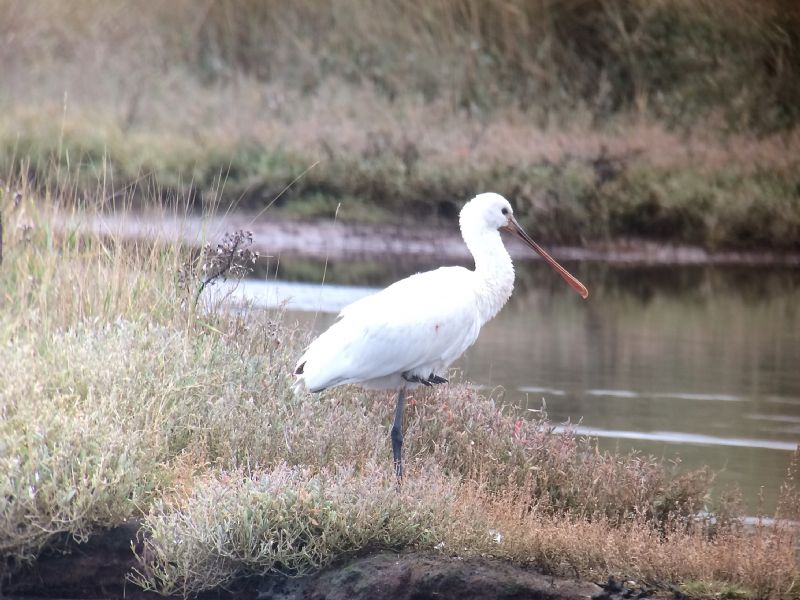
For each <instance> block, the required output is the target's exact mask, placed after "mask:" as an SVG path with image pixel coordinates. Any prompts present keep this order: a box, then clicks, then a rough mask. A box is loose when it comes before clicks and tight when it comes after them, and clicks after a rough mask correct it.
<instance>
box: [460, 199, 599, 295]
mask: <svg viewBox="0 0 800 600" xmlns="http://www.w3.org/2000/svg"><path fill="white" fill-rule="evenodd" d="M459 219H460V222H461V230H462V231H465V230H466V229H471V230H476V229H477V230H479V231H480V230H483V231H497V230H501V231H508V232H510V233H513V234H515V235H516V236H517V237H518V238H520V239H521V240H522V241H523V242H524V243H525V245H527V246H528V247H529V248H531V249H533V250H534V251H535V252H537V253H538V254H539V255H541V257H542V258H544V259H545V261H547V263H548V264H549V265H550V266H551V267H553V269H555V270H556V272H557V273H558V274H559V275H561V277H563V278H564V280H565V281H566V282H567V283H568V284H569V285H570V286H572V288H573V289H574V290H575V291H576V292H578V293H579V294H580V295H581V297H582V298H587V297H588V296H589V291H588V290H587V289H586V287H585V286H584V285H583V284H582V283H581V282H580V281H578V280H577V279H576V278H575V277H573V276H572V274H570V273H569V271H567V270H566V269H565V268H564V267H562V266H561V265H560V264H558V262H556V260H555V259H554V258H553V257H552V256H550V255H549V254H548V253H547V252H545V251H544V249H543V248H542V247H541V246H539V244H537V243H536V242H534V241H533V240H532V239H531V236H529V235H528V234H527V233H526V232H525V230H524V229H523V228H522V227H521V226H520V224H519V223H517V220H516V219H515V218H514V209H513V208H512V207H511V203H510V202H509V201H508V200H506V199H505V198H503V196H501V195H500V194H495V193H494V192H487V193H485V194H478V195H477V196H475V197H474V198H473V199H472V200H470V201H469V202H467V203H466V204H465V205H464V208H462V209H461V215H460V217H459Z"/></svg>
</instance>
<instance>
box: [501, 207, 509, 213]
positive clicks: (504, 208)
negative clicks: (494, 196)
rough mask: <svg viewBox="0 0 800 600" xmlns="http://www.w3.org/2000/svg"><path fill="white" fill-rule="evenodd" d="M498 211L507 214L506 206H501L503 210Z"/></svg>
mask: <svg viewBox="0 0 800 600" xmlns="http://www.w3.org/2000/svg"><path fill="white" fill-rule="evenodd" d="M500 212H501V213H503V214H504V215H507V214H508V208H506V207H503V210H501V211H500Z"/></svg>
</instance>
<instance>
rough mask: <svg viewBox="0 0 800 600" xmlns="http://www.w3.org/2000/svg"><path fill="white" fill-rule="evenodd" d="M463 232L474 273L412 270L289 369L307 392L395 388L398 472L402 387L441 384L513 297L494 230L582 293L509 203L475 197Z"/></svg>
mask: <svg viewBox="0 0 800 600" xmlns="http://www.w3.org/2000/svg"><path fill="white" fill-rule="evenodd" d="M459 225H460V227H461V235H462V236H463V238H464V242H465V243H466V245H467V248H468V249H469V251H470V252H471V253H472V256H473V258H474V260H475V270H474V271H470V270H469V269H465V268H463V267H441V268H439V269H436V270H434V271H427V272H425V273H417V274H416V275H412V276H410V277H407V278H406V279H402V280H400V281H398V282H397V283H394V284H392V285H390V286H389V287H387V288H386V289H384V290H381V291H380V292H378V293H376V294H374V295H372V296H367V297H366V298H362V299H360V300H357V301H356V302H353V303H352V304H350V305H348V306H346V307H345V308H343V309H342V311H341V313H340V314H339V318H338V320H337V321H336V322H335V323H334V324H333V325H331V327H330V328H329V329H328V330H326V331H325V332H324V333H322V334H321V335H320V336H319V337H318V338H316V339H315V340H314V341H313V342H312V343H311V344H310V345H309V346H308V348H306V350H305V352H304V353H303V355H302V356H301V357H300V359H299V360H298V362H297V366H296V367H295V370H294V373H295V375H296V376H297V379H298V384H299V385H300V386H301V387H302V386H305V387H307V388H308V389H309V390H310V391H312V392H319V391H322V390H324V389H327V388H330V387H334V386H337V385H344V384H348V383H353V384H358V385H360V386H362V387H365V388H382V389H399V393H398V395H397V405H396V408H395V415H394V423H393V425H392V431H391V439H392V452H393V455H394V464H395V470H396V473H397V476H398V478H400V477H402V473H403V468H402V461H401V452H402V447H403V432H402V423H403V411H404V407H405V394H406V390H408V389H410V388H413V387H417V386H419V385H427V386H429V385H433V384H438V383H446V382H447V379H445V378H444V377H443V376H442V375H443V374H444V373H446V369H447V367H449V366H450V365H451V364H452V363H453V361H455V360H456V359H457V358H458V357H459V356H461V354H462V353H463V352H464V351H465V350H466V349H467V348H469V347H470V346H471V345H472V344H473V343H474V342H475V340H476V339H477V338H478V332H479V331H480V329H481V327H482V326H483V325H484V323H486V322H487V321H489V320H490V319H491V318H492V317H494V316H495V315H496V314H497V313H498V312H499V311H500V309H501V308H502V307H503V305H504V304H505V303H506V301H507V300H508V299H509V297H510V296H511V291H512V289H513V287H514V266H513V264H512V263H511V257H510V256H509V255H508V252H507V251H506V249H505V246H504V245H503V241H502V240H501V239H500V230H503V231H509V232H512V233H515V234H516V235H517V236H519V237H520V238H521V239H522V240H523V241H524V242H525V243H526V244H527V245H528V246H530V247H531V248H532V249H533V250H535V251H536V252H538V253H539V254H540V255H541V256H542V258H544V259H545V260H546V261H547V262H548V263H549V264H550V265H551V266H552V267H553V268H554V269H555V270H556V271H557V272H558V273H559V274H560V275H561V276H562V277H563V278H564V279H565V280H566V281H567V283H569V284H570V285H571V286H572V287H573V288H574V289H575V291H577V292H578V293H579V294H580V295H581V296H582V297H583V298H586V297H587V296H588V295H589V292H588V291H587V289H586V288H585V287H584V285H583V284H582V283H581V282H580V281H578V280H577V279H575V277H573V276H572V275H570V273H569V272H567V270H566V269H564V267H562V266H561V265H559V264H558V263H557V262H556V261H555V259H553V258H552V257H551V256H550V255H549V254H547V252H545V251H544V250H543V249H542V248H541V247H540V246H539V245H538V244H537V243H536V242H534V241H533V240H532V239H531V238H530V236H529V235H528V234H527V233H525V231H524V230H523V229H522V228H521V227H520V225H519V224H518V223H517V221H516V219H515V218H514V214H513V211H512V208H511V204H509V202H508V200H506V199H505V198H503V197H502V196H501V195H499V194H494V193H486V194H479V195H478V196H475V197H474V198H473V199H472V200H470V201H469V202H467V203H466V204H465V205H464V208H462V209H461V213H460V215H459Z"/></svg>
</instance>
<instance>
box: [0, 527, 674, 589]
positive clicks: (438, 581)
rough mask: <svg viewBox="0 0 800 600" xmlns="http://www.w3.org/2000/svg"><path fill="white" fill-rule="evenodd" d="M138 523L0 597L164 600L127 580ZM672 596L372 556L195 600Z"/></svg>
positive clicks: (54, 556) (455, 561)
mask: <svg viewBox="0 0 800 600" xmlns="http://www.w3.org/2000/svg"><path fill="white" fill-rule="evenodd" d="M138 529H139V524H138V523H137V522H134V521H132V522H128V523H125V524H123V525H120V526H118V527H115V528H113V529H109V530H106V531H104V532H101V533H98V534H97V535H95V536H93V537H92V538H90V540H89V541H88V542H87V543H85V544H80V545H78V544H76V543H74V542H70V543H67V544H66V546H65V547H64V548H63V549H62V551H60V552H58V553H50V554H49V555H46V556H43V557H41V558H40V559H39V560H38V561H37V562H36V563H35V564H34V565H32V566H30V567H28V568H26V569H24V570H18V571H16V572H15V573H14V574H13V575H11V576H7V577H6V578H5V580H4V581H3V586H2V588H0V597H3V598H61V599H66V598H83V599H90V598H126V599H127V600H151V599H155V598H162V599H163V596H160V595H158V594H156V593H154V592H145V591H143V590H141V589H139V588H138V587H136V586H135V585H133V584H132V583H130V582H128V581H126V576H127V574H128V573H130V571H131V569H132V568H134V567H135V566H136V565H137V563H136V559H135V557H134V554H133V551H132V548H133V547H135V546H136V545H137V532H138ZM668 595H671V594H668V593H666V592H664V591H663V590H662V591H656V590H650V589H645V588H640V587H638V586H636V585H635V584H632V583H629V584H627V585H623V584H620V583H617V582H615V581H613V580H609V582H608V583H606V584H603V585H597V584H595V583H592V582H587V581H579V580H572V579H563V578H558V577H552V576H549V575H544V574H542V573H538V572H536V571H535V570H533V569H530V568H523V567H519V566H515V565H512V564H509V563H506V562H503V561H500V560H496V559H490V558H470V559H461V558H458V557H452V556H445V555H439V554H432V553H414V552H403V553H395V552H386V551H382V552H376V553H372V554H369V555H366V556H360V557H355V558H351V559H349V560H346V561H342V562H340V563H338V564H336V565H334V566H332V567H330V568H328V569H326V570H324V571H321V572H319V573H316V574H313V575H309V576H305V577H287V576H285V575H279V574H274V575H265V576H259V577H250V578H243V579H240V580H238V581H236V582H234V583H233V584H232V585H231V586H228V587H227V588H226V589H216V590H211V591H208V592H204V593H203V594H201V595H200V596H199V598H200V599H201V600H210V599H212V598H213V599H229V600H240V599H242V600H243V599H245V598H256V599H258V600H300V599H303V600H367V599H374V598H390V599H402V600H424V599H436V600H449V599H453V600H455V599H463V600H477V599H479V598H498V599H507V600H512V599H514V600H522V599H535V600H589V599H594V600H622V599H630V598H645V597H662V598H663V597H665V596H668Z"/></svg>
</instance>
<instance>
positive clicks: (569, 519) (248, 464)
mask: <svg viewBox="0 0 800 600" xmlns="http://www.w3.org/2000/svg"><path fill="white" fill-rule="evenodd" d="M67 181H68V179H67ZM69 189H73V190H75V189H76V188H70V187H69V186H64V185H62V186H61V188H60V189H59V191H58V192H55V191H53V192H50V193H52V194H53V195H54V197H52V198H49V199H46V201H42V199H41V198H38V197H36V195H35V193H34V192H33V191H32V190H31V189H29V188H27V187H26V185H25V183H24V181H21V180H10V182H8V183H6V185H5V187H4V188H3V192H2V193H3V195H2V197H1V198H0V210H1V211H2V213H3V217H4V223H5V224H6V231H5V245H4V261H3V263H2V266H1V267H0V307H2V310H1V311H0V365H2V366H3V369H2V374H0V377H2V386H0V498H3V502H2V504H1V505H0V553H2V556H3V562H2V570H3V571H4V574H5V575H7V574H8V573H9V572H11V571H13V570H14V569H16V568H18V567H19V565H20V564H22V563H25V562H30V561H34V560H36V557H37V556H39V555H40V554H41V552H42V551H43V550H45V549H52V548H60V547H61V546H62V545H63V544H64V542H65V540H67V539H73V540H76V541H78V542H80V541H85V540H86V539H88V537H89V536H91V535H92V534H93V533H95V532H97V531H99V530H101V529H103V528H106V527H110V526H113V525H115V524H118V523H121V522H123V521H125V520H127V519H130V518H137V519H142V522H143V525H142V530H141V538H142V540H143V543H144V550H143V552H142V554H141V555H140V556H139V567H138V569H137V572H136V573H135V574H134V575H133V578H134V580H135V581H136V582H137V583H138V584H140V585H142V586H144V587H146V588H150V589H156V590H159V591H160V592H162V593H165V594H169V593H177V594H183V595H188V594H192V593H195V592H198V591H202V590H206V589H211V588H213V587H215V586H218V585H221V584H225V583H227V582H230V581H232V580H233V579H234V578H236V577H239V576H244V575H252V574H259V573H269V572H273V571H279V572H284V573H289V574H293V575H297V574H301V573H307V572H311V571H314V570H316V569H319V568H321V567H323V566H325V565H327V564H330V563H331V562H332V561H335V560H337V559H340V558H344V557H347V556H351V555H354V554H360V553H365V552H369V551H370V550H373V549H378V548H391V549H397V550H400V549H427V550H430V551H440V552H445V553H448V554H454V555H462V556H470V555H482V556H496V557H501V558H504V559H507V560H511V561H514V562H517V563H520V564H524V565H531V566H534V567H536V568H539V569H543V570H545V571H547V572H550V573H557V574H564V575H568V576H579V577H592V578H603V577H606V576H608V575H609V574H615V575H618V576H624V577H634V578H641V579H643V580H646V581H650V582H654V583H658V584H663V585H667V584H671V585H681V584H686V585H687V586H688V589H691V590H693V591H695V592H697V590H701V591H702V594H705V595H707V596H709V597H712V596H714V594H716V593H717V592H718V591H719V590H720V589H736V590H742V594H744V595H745V596H747V597H752V598H783V597H790V596H791V595H792V594H793V593H796V585H797V576H798V570H797V561H796V556H795V551H794V544H795V543H796V537H795V535H796V532H795V531H794V530H793V529H792V528H791V527H790V526H789V525H787V524H786V522H785V521H778V523H777V525H776V526H772V527H768V526H766V525H758V526H756V527H755V528H754V529H752V530H747V529H745V528H743V527H742V526H741V525H740V523H739V521H738V520H737V519H736V518H735V517H736V516H737V514H738V513H737V512H736V503H735V502H723V503H712V502H711V500H710V497H709V490H710V486H711V483H712V479H713V478H712V476H711V474H710V473H709V472H708V471H705V470H701V471H698V472H694V473H689V474H685V475H682V476H678V475H677V474H676V473H674V472H673V470H672V468H671V467H670V466H668V465H664V464H662V463H660V462H659V461H657V460H655V459H653V458H650V457H646V456H642V455H638V454H629V455H616V454H609V453H602V452H600V451H599V450H598V449H597V448H596V446H595V444H594V443H593V442H592V441H591V440H589V439H586V438H581V437H578V436H575V435H574V433H571V432H569V431H567V432H564V433H554V432H553V431H552V428H551V426H550V424H549V423H548V422H547V421H546V419H545V418H544V416H543V415H538V416H537V415H532V416H531V418H529V419H525V420H521V419H520V415H519V414H517V413H516V412H515V411H514V410H512V409H510V408H509V407H504V406H503V404H502V399H501V397H499V396H497V395H496V394H492V395H489V396H486V395H481V394H479V393H477V392H476V391H475V390H474V389H472V388H471V387H470V386H469V385H465V384H454V385H452V386H449V388H448V389H445V390H438V391H435V392H427V393H424V392H423V393H417V394H415V398H414V400H415V403H414V405H413V406H412V407H410V408H409V411H408V413H409V415H408V423H407V427H408V430H407V438H406V439H407V460H408V477H407V479H406V481H405V482H404V483H403V485H402V486H401V487H400V488H398V487H397V484H396V481H395V480H394V477H393V472H392V468H391V461H390V460H389V445H388V442H387V440H388V425H389V423H390V421H391V406H392V403H391V398H389V397H388V396H386V395H381V394H367V393H365V392H363V391H360V390H358V389H355V388H343V389H339V390H334V391H332V392H326V393H323V394H321V395H318V396H310V395H307V394H296V393H294V391H293V389H292V384H293V380H292V377H291V365H292V364H293V363H294V359H295V357H296V355H297V353H298V351H299V349H300V348H301V347H302V345H303V344H304V343H305V341H306V340H307V333H305V332H302V331H298V330H297V329H296V328H295V327H293V326H292V324H291V323H289V322H287V321H286V320H285V319H283V318H281V316H280V315H279V314H274V313H264V312H252V311H248V310H246V309H245V310H244V311H241V310H237V311H235V312H233V311H229V310H227V305H226V304H225V302H224V301H216V302H213V303H206V302H205V301H201V303H200V305H199V306H195V304H194V303H193V302H192V293H193V290H194V288H193V287H192V286H189V287H188V288H187V286H185V285H184V283H185V282H182V281H181V280H180V278H179V277H178V273H179V272H180V271H181V270H184V271H185V269H186V265H187V261H189V262H191V261H192V260H194V259H196V254H193V253H192V252H191V249H189V248H186V247H183V246H182V245H180V244H176V243H174V242H171V243H169V244H165V243H160V242H157V241H156V242H150V243H136V244H130V243H126V242H124V241H122V240H117V239H115V238H114V237H113V236H110V235H108V234H87V235H82V236H77V234H76V233H75V231H74V230H72V229H71V228H70V227H69V226H68V224H69V223H70V222H74V221H76V220H78V221H79V220H80V219H81V218H83V216H85V215H86V214H92V211H96V210H98V206H100V205H102V197H95V198H93V199H90V200H89V201H86V199H85V198H83V197H82V196H81V194H80V193H78V192H76V191H73V193H72V195H71V196H70V195H69V194H68V193H65V191H64V190H69ZM17 194H18V195H17ZM160 197H161V196H160V195H158V194H156V195H154V197H153V199H152V202H153V204H154V205H156V204H157V203H158V202H159V201H160ZM122 205H123V206H124V203H122ZM120 210H122V209H120ZM64 213H66V214H67V215H68V216H69V217H70V219H71V221H70V220H65V219H63V218H62V217H63V215H64ZM64 223H67V225H66V226H65V225H64ZM219 237H220V238H221V235H220V236H219ZM216 241H217V240H216V239H209V242H210V243H216ZM193 257H194V259H193ZM196 276H197V277H202V274H200V273H197V275H196ZM793 465H794V467H793V471H792V474H791V476H790V477H789V478H787V483H786V486H785V489H784V494H783V500H782V502H781V505H780V506H781V514H780V516H781V517H790V516H793V515H796V514H797V513H796V510H797V509H796V506H797V491H796V480H797V479H796V477H797V476H796V470H797V467H796V461H795V463H793ZM700 510H705V511H709V512H710V513H711V514H712V515H714V516H715V518H697V517H696V515H697V514H699V511H700ZM792 511H794V512H792ZM792 518H793V517H792ZM703 590H704V591H703ZM702 594H701V595H702Z"/></svg>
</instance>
